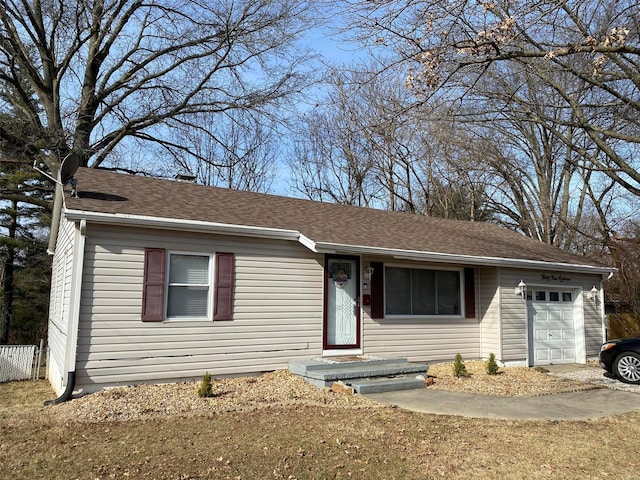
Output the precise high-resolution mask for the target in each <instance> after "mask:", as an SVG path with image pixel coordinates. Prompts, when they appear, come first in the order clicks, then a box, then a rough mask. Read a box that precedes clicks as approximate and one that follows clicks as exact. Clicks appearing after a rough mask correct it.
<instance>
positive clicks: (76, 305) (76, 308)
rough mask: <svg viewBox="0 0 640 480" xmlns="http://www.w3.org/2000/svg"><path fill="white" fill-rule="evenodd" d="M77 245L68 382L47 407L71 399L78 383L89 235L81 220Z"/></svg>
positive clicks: (68, 350)
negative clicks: (83, 277) (76, 382)
mask: <svg viewBox="0 0 640 480" xmlns="http://www.w3.org/2000/svg"><path fill="white" fill-rule="evenodd" d="M76 232H77V236H76V245H75V247H76V248H75V255H74V256H73V266H72V267H71V298H70V299H69V304H70V307H71V308H70V312H69V325H68V328H67V345H66V351H67V354H66V355H65V367H66V371H67V380H66V384H65V385H66V386H65V389H64V392H63V393H62V394H61V395H60V396H59V397H58V398H56V399H54V400H47V401H46V402H44V404H45V405H54V404H58V403H62V402H66V401H67V400H70V399H71V395H72V394H73V390H74V388H75V381H76V353H77V350H78V329H79V326H80V300H81V298H82V274H83V270H84V248H85V242H86V233H87V221H86V220H80V224H79V225H78V224H76Z"/></svg>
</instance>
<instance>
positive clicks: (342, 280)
mask: <svg viewBox="0 0 640 480" xmlns="http://www.w3.org/2000/svg"><path fill="white" fill-rule="evenodd" d="M359 264H360V262H359V259H358V258H356V257H328V258H327V262H326V270H327V271H326V305H325V312H326V321H325V328H324V342H323V343H324V349H334V348H335V349H341V348H342V349H344V348H359V347H360V302H359V295H360V285H359V282H360V276H359V269H360V265H359Z"/></svg>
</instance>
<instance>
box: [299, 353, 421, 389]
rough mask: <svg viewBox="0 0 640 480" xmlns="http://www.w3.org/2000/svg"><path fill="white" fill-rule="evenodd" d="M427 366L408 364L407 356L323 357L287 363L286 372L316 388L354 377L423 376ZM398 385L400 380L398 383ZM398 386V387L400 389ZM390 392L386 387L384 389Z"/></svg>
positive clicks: (353, 378)
mask: <svg viewBox="0 0 640 480" xmlns="http://www.w3.org/2000/svg"><path fill="white" fill-rule="evenodd" d="M428 369H429V366H428V365H427V364H424V363H410V362H407V359H406V358H386V359H373V360H368V359H367V360H364V361H345V362H340V361H330V360H329V361H328V360H325V359H305V360H294V361H291V362H289V371H290V372H291V373H294V374H295V375H299V376H301V377H303V378H304V379H305V380H306V381H307V382H309V383H311V384H312V385H315V386H317V387H330V386H331V385H332V384H333V383H334V382H337V381H343V382H344V383H345V384H346V383H352V382H353V381H354V380H355V379H363V380H362V381H364V379H367V380H368V379H373V378H376V377H383V378H388V377H397V376H400V375H407V374H414V376H415V375H416V374H422V375H426V374H427V371H428ZM398 385H400V383H398ZM399 389H401V388H399ZM385 391H389V390H385Z"/></svg>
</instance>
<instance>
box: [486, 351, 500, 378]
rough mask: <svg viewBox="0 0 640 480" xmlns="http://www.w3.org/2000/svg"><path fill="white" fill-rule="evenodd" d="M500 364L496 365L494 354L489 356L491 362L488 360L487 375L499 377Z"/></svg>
mask: <svg viewBox="0 0 640 480" xmlns="http://www.w3.org/2000/svg"><path fill="white" fill-rule="evenodd" d="M497 374H498V364H497V363H496V356H495V355H494V354H493V353H490V354H489V360H487V375H497Z"/></svg>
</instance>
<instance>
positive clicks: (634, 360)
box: [613, 352, 640, 385]
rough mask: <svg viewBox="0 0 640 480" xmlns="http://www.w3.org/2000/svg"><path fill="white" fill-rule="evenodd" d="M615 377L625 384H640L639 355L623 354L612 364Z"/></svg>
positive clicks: (633, 353)
mask: <svg viewBox="0 0 640 480" xmlns="http://www.w3.org/2000/svg"><path fill="white" fill-rule="evenodd" d="M613 370H614V371H615V372H616V376H617V377H618V378H619V379H620V380H622V381H623V382H625V383H633V384H636V385H637V384H640V354H637V353H635V352H624V353H621V354H620V355H618V357H617V358H616V360H615V362H613Z"/></svg>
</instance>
